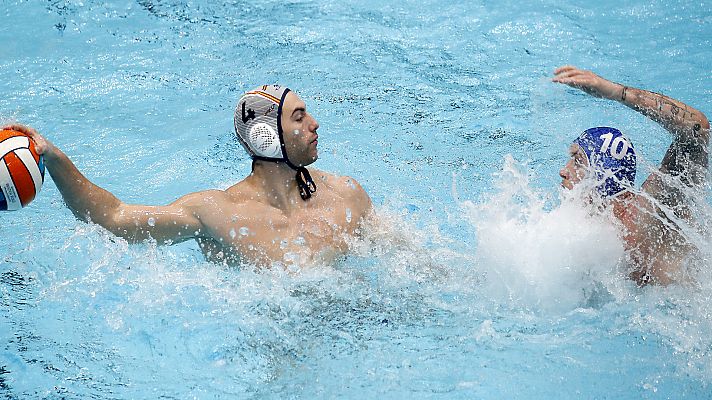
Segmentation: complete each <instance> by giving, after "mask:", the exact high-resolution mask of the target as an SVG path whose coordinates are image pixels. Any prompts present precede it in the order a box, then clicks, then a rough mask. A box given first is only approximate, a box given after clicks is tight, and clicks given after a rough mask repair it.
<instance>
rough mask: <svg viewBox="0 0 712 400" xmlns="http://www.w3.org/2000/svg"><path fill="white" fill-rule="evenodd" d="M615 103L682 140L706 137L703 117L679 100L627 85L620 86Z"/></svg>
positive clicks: (707, 134) (707, 129)
mask: <svg viewBox="0 0 712 400" xmlns="http://www.w3.org/2000/svg"><path fill="white" fill-rule="evenodd" d="M617 100H618V101H620V102H621V103H623V104H625V105H626V106H628V107H630V108H632V109H634V110H636V111H638V112H640V113H641V114H643V115H645V116H647V117H648V118H650V119H652V120H653V121H655V122H657V123H659V124H660V125H662V127H663V128H665V129H667V130H668V131H670V132H671V133H673V134H674V135H675V136H678V137H680V139H682V140H686V139H690V140H693V141H698V140H699V139H700V138H702V139H706V138H707V136H709V129H710V124H709V121H708V120H707V117H706V116H705V115H704V114H703V113H702V112H700V111H699V110H697V109H695V108H692V107H690V106H688V105H687V104H685V103H683V102H681V101H678V100H675V99H673V98H670V97H668V96H665V95H663V94H659V93H654V92H649V91H647V90H642V89H636V88H632V87H627V86H621V88H620V97H619V98H618V99H617Z"/></svg>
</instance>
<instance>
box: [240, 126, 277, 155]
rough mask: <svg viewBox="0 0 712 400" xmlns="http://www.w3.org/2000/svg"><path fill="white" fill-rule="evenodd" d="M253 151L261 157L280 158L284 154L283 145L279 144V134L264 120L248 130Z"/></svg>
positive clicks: (249, 143) (248, 142)
mask: <svg viewBox="0 0 712 400" xmlns="http://www.w3.org/2000/svg"><path fill="white" fill-rule="evenodd" d="M248 137H249V141H247V144H248V145H249V146H250V148H251V150H252V153H253V154H254V155H256V156H259V157H266V158H280V157H281V156H282V146H280V144H279V135H278V134H277V132H275V130H274V129H273V128H272V127H271V126H269V125H268V124H266V123H264V122H260V123H257V124H254V125H253V126H251V127H250V131H249V132H248Z"/></svg>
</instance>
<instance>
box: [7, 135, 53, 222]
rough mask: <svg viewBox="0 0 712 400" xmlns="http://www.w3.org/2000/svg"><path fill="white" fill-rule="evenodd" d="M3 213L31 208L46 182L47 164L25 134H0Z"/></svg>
mask: <svg viewBox="0 0 712 400" xmlns="http://www.w3.org/2000/svg"><path fill="white" fill-rule="evenodd" d="M0 158H1V159H2V161H1V162H0V210H2V211H5V210H8V211H14V210H19V209H21V208H22V207H25V206H26V205H28V204H30V202H31V201H32V200H34V198H35V196H37V193H39V191H40V189H41V188H42V183H43V182H44V171H45V168H44V162H43V160H42V156H41V155H39V154H37V151H36V150H35V143H34V142H33V141H32V139H30V137H29V136H27V135H26V134H24V133H22V132H17V131H12V130H2V131H0Z"/></svg>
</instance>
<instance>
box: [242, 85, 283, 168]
mask: <svg viewBox="0 0 712 400" xmlns="http://www.w3.org/2000/svg"><path fill="white" fill-rule="evenodd" d="M287 93H289V89H288V88H286V87H282V86H279V85H264V86H260V87H258V88H257V89H254V90H251V91H249V92H247V93H245V94H244V95H243V96H242V97H241V98H240V101H238V102H237V107H236V108H235V133H236V134H237V137H238V138H239V139H240V143H242V146H243V147H244V148H245V150H246V151H247V152H248V153H249V154H250V156H251V157H252V158H254V159H262V160H267V161H287V162H289V161H288V159H287V153H286V150H285V147H284V140H283V139H282V124H281V121H280V117H281V116H282V104H283V103H284V99H285V97H287Z"/></svg>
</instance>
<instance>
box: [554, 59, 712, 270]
mask: <svg viewBox="0 0 712 400" xmlns="http://www.w3.org/2000/svg"><path fill="white" fill-rule="evenodd" d="M553 81H554V82H559V83H563V84H566V85H569V86H571V87H574V88H578V89H581V90H583V91H584V92H586V93H588V94H591V95H593V96H596V97H601V98H605V99H609V100H616V101H618V102H620V103H623V104H625V105H626V106H628V107H630V108H632V109H634V110H636V111H638V112H639V113H641V114H643V115H645V116H647V117H649V118H650V119H652V120H653V121H655V122H657V123H658V124H660V125H661V126H662V127H664V128H665V129H666V130H668V131H669V132H670V133H672V134H673V137H674V139H673V142H672V145H670V148H669V149H668V150H667V152H666V153H665V157H664V158H663V161H662V164H661V166H660V168H659V169H658V170H657V171H655V172H654V173H652V174H651V175H650V176H649V177H648V178H647V179H646V180H645V182H644V183H643V186H642V188H641V190H640V191H638V192H637V191H635V190H634V187H633V184H634V182H635V174H636V161H637V159H636V158H637V157H636V153H635V149H634V148H633V144H632V143H631V142H630V140H629V139H628V138H626V137H625V136H623V134H622V133H621V132H620V131H619V130H617V129H614V128H608V127H597V128H591V129H588V130H586V131H585V132H583V133H582V134H581V135H580V136H579V137H578V138H577V139H576V140H574V142H573V144H572V145H571V147H570V155H571V158H570V160H569V161H568V162H567V163H566V165H565V166H564V168H562V169H561V171H560V172H559V175H561V178H562V183H561V184H562V186H564V187H565V188H568V189H572V188H573V187H574V186H575V185H577V184H579V183H580V182H582V181H584V178H586V177H588V178H591V179H588V180H587V182H591V181H593V186H594V188H595V189H594V190H593V192H594V193H597V194H598V195H600V196H601V198H603V199H605V201H604V203H606V204H609V205H610V206H611V207H612V211H613V215H614V217H615V218H616V219H617V220H618V221H620V223H621V225H622V227H623V235H622V236H623V240H624V244H625V247H626V250H627V253H628V255H629V259H630V263H631V266H632V271H631V273H630V277H631V278H632V279H634V280H635V281H636V282H638V283H639V284H646V283H659V284H667V283H671V282H674V281H679V280H682V279H684V274H685V271H684V268H683V262H684V261H685V259H686V258H687V257H688V256H689V255H690V254H691V253H692V252H693V251H694V246H693V245H692V244H690V243H689V241H688V240H686V238H685V236H684V234H683V233H682V229H680V226H681V224H690V223H694V221H692V213H691V212H690V199H689V195H688V193H689V192H690V189H694V188H698V187H701V186H702V185H703V184H704V182H705V179H706V175H707V165H708V143H709V131H710V124H709V121H708V120H707V118H706V117H705V115H704V114H703V113H702V112H700V111H698V110H696V109H694V108H692V107H690V106H688V105H686V104H684V103H682V102H680V101H678V100H674V99H671V98H670V97H667V96H664V95H662V94H658V93H653V92H649V91H646V90H641V89H635V88H632V87H628V86H624V85H621V84H618V83H614V82H611V81H608V80H606V79H603V78H601V77H600V76H598V75H596V74H594V73H593V72H591V71H584V70H580V69H578V68H576V67H572V66H564V67H560V68H558V69H557V70H556V71H554V78H553Z"/></svg>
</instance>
